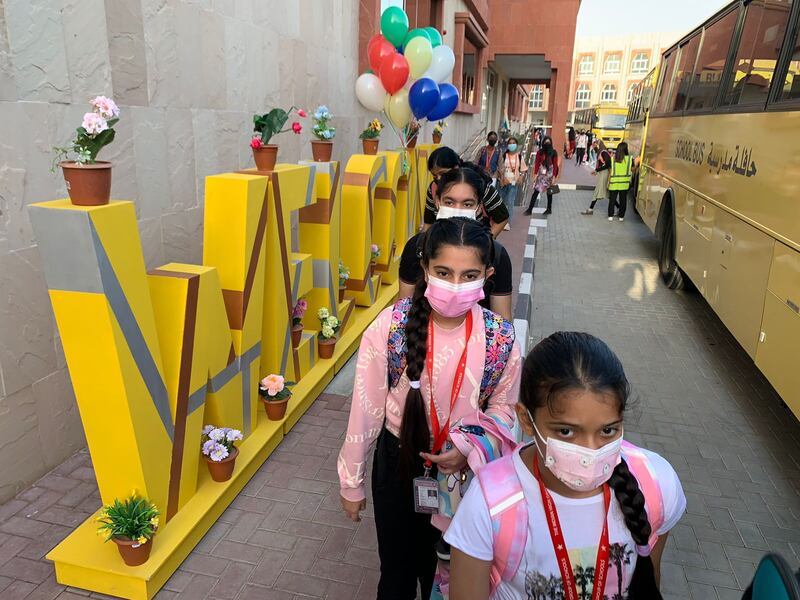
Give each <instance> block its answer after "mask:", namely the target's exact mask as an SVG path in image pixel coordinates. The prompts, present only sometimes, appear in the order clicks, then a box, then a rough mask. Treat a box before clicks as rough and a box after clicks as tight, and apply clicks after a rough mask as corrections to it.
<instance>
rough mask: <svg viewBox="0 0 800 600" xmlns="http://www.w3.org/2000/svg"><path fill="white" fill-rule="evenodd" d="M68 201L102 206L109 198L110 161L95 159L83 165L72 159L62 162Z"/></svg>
mask: <svg viewBox="0 0 800 600" xmlns="http://www.w3.org/2000/svg"><path fill="white" fill-rule="evenodd" d="M59 166H60V167H61V169H62V170H63V171H64V181H66V182H67V192H68V193H69V199H70V201H71V202H72V203H73V204H75V205H76V206H102V205H104V204H108V201H109V199H110V198H111V163H110V162H107V161H97V162H96V163H93V164H89V165H85V164H81V163H77V162H75V161H72V160H68V161H65V162H62V163H61V164H60V165H59Z"/></svg>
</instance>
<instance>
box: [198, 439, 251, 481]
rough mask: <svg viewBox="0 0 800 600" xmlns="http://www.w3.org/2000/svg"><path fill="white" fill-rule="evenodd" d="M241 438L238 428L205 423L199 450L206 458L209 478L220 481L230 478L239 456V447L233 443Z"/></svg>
mask: <svg viewBox="0 0 800 600" xmlns="http://www.w3.org/2000/svg"><path fill="white" fill-rule="evenodd" d="M241 439H242V432H241V431H239V430H238V429H230V428H228V427H214V426H213V425H206V426H205V427H204V428H203V439H202V445H201V451H202V453H203V456H204V457H205V459H206V464H207V465H208V471H209V473H211V479H213V480H214V481H218V482H222V481H228V480H229V479H230V478H231V476H232V475H233V469H234V467H235V466H236V457H237V456H239V449H238V448H237V447H236V446H235V443H236V442H239V441H241Z"/></svg>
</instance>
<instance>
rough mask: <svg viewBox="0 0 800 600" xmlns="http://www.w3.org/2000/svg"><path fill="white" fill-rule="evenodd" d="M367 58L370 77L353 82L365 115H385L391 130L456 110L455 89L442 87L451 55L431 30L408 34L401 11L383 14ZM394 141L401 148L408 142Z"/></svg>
mask: <svg viewBox="0 0 800 600" xmlns="http://www.w3.org/2000/svg"><path fill="white" fill-rule="evenodd" d="M367 55H368V56H369V66H370V69H371V72H367V73H364V74H362V75H361V76H360V77H359V78H358V79H357V80H356V98H358V101H359V102H360V103H361V104H362V106H364V108H366V109H367V110H374V111H376V112H381V111H383V112H384V113H385V114H386V117H387V119H388V120H389V122H390V123H391V124H392V125H393V126H394V127H395V128H396V129H395V131H397V130H403V128H405V127H406V125H408V124H409V122H410V121H411V119H412V117H413V118H415V119H417V120H422V119H427V120H429V121H439V120H441V119H444V118H446V117H448V116H450V114H451V113H452V112H453V111H454V110H455V109H456V107H457V106H458V90H457V89H456V87H455V86H454V85H452V84H450V83H443V82H444V80H445V79H447V77H449V76H450V74H451V73H452V72H453V66H454V65H455V61H456V59H455V56H454V55H453V50H452V49H451V48H449V47H448V46H445V45H444V44H443V43H442V35H441V34H440V33H439V32H438V31H437V30H436V29H435V28H433V27H425V28H419V29H412V30H411V31H409V29H408V15H406V13H405V11H404V10H403V9H402V8H398V7H396V6H392V7H389V8H387V9H386V10H385V11H383V14H382V15H381V33H380V34H378V35H375V36H373V37H372V39H371V40H370V41H369V45H368V47H367ZM410 129H412V130H413V128H406V131H408V130H410ZM412 135H413V136H416V135H417V134H416V132H414V133H413V134H412ZM398 137H400V139H401V141H402V142H403V144H404V145H405V144H406V143H407V142H408V141H409V140H407V139H403V137H404V136H403V135H401V134H400V133H398Z"/></svg>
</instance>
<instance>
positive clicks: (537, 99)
mask: <svg viewBox="0 0 800 600" xmlns="http://www.w3.org/2000/svg"><path fill="white" fill-rule="evenodd" d="M529 106H530V109H531V110H541V109H542V108H544V86H543V85H535V86H533V89H532V90H531V99H530V105H529Z"/></svg>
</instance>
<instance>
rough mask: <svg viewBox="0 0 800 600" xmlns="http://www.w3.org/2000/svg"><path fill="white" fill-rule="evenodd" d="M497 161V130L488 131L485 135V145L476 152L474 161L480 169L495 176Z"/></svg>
mask: <svg viewBox="0 0 800 600" xmlns="http://www.w3.org/2000/svg"><path fill="white" fill-rule="evenodd" d="M499 161H500V149H499V148H498V147H497V132H495V131H490V132H489V134H488V135H487V136H486V145H485V146H484V147H483V148H481V149H480V151H479V152H478V156H477V159H476V162H477V163H478V166H479V167H480V168H481V169H483V170H484V171H486V172H487V173H489V175H491V176H492V177H496V176H497V175H496V174H497V163H498V162H499Z"/></svg>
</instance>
